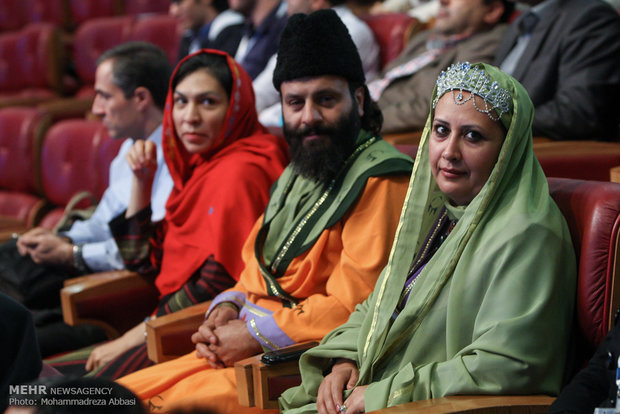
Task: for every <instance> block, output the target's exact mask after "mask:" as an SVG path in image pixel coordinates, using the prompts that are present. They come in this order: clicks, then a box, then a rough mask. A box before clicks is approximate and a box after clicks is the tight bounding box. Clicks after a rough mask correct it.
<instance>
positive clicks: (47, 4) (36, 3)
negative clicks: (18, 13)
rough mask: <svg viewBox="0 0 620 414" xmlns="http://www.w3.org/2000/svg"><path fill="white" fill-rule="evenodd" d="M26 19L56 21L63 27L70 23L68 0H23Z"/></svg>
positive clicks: (32, 21) (55, 22) (33, 21)
mask: <svg viewBox="0 0 620 414" xmlns="http://www.w3.org/2000/svg"><path fill="white" fill-rule="evenodd" d="M21 3H22V8H23V9H24V11H25V13H26V14H27V16H26V21H28V22H31V23H35V22H47V23H54V24H56V25H58V26H61V27H67V26H68V24H69V1H68V0H22V1H21Z"/></svg>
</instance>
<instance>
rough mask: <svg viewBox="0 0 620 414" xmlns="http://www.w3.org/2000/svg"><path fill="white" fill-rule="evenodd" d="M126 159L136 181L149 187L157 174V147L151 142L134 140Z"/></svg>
mask: <svg viewBox="0 0 620 414" xmlns="http://www.w3.org/2000/svg"><path fill="white" fill-rule="evenodd" d="M126 159H127V163H128V164H129V168H130V169H131V171H132V172H133V173H134V176H135V177H136V178H137V179H138V180H140V181H142V182H144V183H145V184H148V185H149V186H150V185H152V184H153V179H154V177H155V173H156V172H157V147H156V146H155V143H154V142H153V141H148V140H143V139H139V140H136V142H135V143H134V144H133V146H132V147H131V148H130V149H129V152H127V155H126Z"/></svg>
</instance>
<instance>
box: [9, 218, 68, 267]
mask: <svg viewBox="0 0 620 414" xmlns="http://www.w3.org/2000/svg"><path fill="white" fill-rule="evenodd" d="M17 250H18V251H19V254H21V255H22V256H25V255H26V254H29V255H30V257H31V258H32V260H33V261H34V262H35V263H38V264H45V265H52V266H64V267H72V266H73V245H72V244H71V243H69V242H68V241H67V240H65V239H64V238H62V237H58V236H57V235H55V234H54V233H52V232H51V231H50V230H47V229H43V228H41V227H37V228H35V229H32V230H30V231H28V232H26V233H24V234H22V235H21V236H20V237H19V238H18V239H17Z"/></svg>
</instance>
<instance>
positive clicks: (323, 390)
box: [316, 359, 364, 414]
mask: <svg viewBox="0 0 620 414" xmlns="http://www.w3.org/2000/svg"><path fill="white" fill-rule="evenodd" d="M358 378H359V370H358V369H357V365H356V364H355V362H353V361H351V360H350V359H339V360H338V361H336V363H335V364H334V366H333V367H332V372H331V373H330V374H329V375H327V376H326V377H325V379H323V381H322V382H321V385H320V386H319V392H318V394H317V398H316V407H317V409H318V411H319V413H320V414H338V413H340V406H342V395H343V393H344V390H345V389H347V390H349V389H351V388H353V387H355V384H357V380H358ZM345 387H346V388H345ZM363 399H364V396H363V393H362V410H363V409H364V404H363V402H364V401H363ZM347 401H348V399H347ZM353 402H354V401H352V403H353ZM348 407H349V406H348V405H347V414H348V413H349V412H350V411H349V408H348ZM360 412H363V411H360Z"/></svg>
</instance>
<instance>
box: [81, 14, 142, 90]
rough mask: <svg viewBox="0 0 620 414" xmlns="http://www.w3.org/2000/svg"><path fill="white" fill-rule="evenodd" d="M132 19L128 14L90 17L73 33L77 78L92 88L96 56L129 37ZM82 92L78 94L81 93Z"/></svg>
mask: <svg viewBox="0 0 620 414" xmlns="http://www.w3.org/2000/svg"><path fill="white" fill-rule="evenodd" d="M132 22H133V19H132V18H131V17H128V16H122V17H108V18H99V19H92V20H89V21H87V22H85V23H84V24H83V25H81V26H80V27H79V29H78V30H77V31H76V33H75V38H74V42H73V60H74V63H75V69H76V71H77V74H78V76H79V78H80V79H81V80H82V82H84V83H85V84H86V85H88V86H89V87H90V89H91V90H92V85H93V84H94V83H95V69H96V68H97V65H96V62H97V58H99V56H100V55H101V54H102V53H103V52H105V51H106V50H108V49H109V48H111V47H113V46H116V45H119V44H121V43H123V42H125V41H126V39H128V38H129V36H130V33H131V26H132ZM83 94H84V92H83V91H82V93H81V94H80V95H83Z"/></svg>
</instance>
